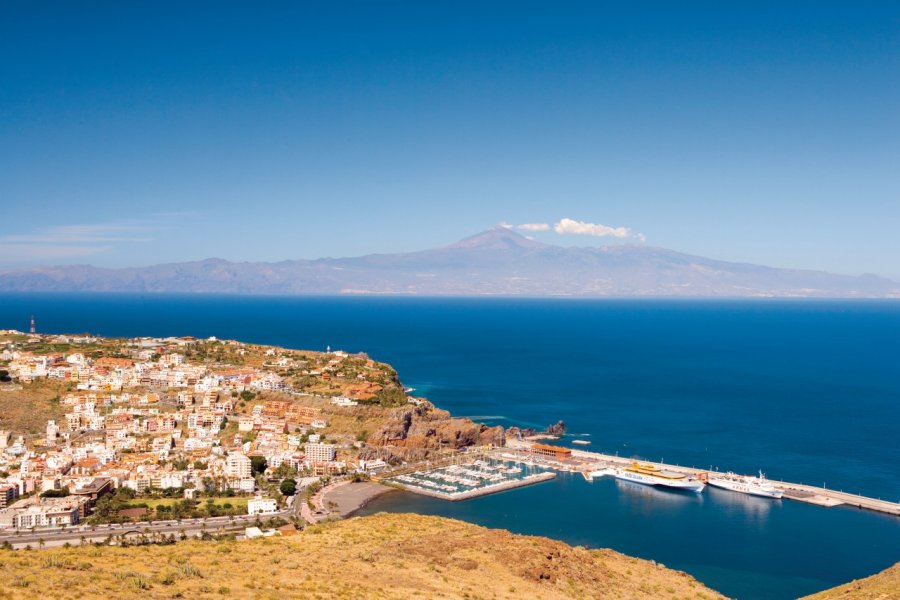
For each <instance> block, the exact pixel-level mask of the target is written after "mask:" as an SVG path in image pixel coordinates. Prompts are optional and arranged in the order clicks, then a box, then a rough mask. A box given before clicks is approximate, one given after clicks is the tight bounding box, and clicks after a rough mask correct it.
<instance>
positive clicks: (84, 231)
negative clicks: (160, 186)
mask: <svg viewBox="0 0 900 600" xmlns="http://www.w3.org/2000/svg"><path fill="white" fill-rule="evenodd" d="M184 217H185V215H183V214H179V213H171V214H156V215H150V216H148V217H145V218H143V219H130V220H119V221H110V222H107V223H88V224H76V225H58V226H54V227H43V228H40V229H36V230H33V231H31V232H28V233H17V234H7V235H0V264H27V263H33V262H35V261H48V260H61V259H63V260H64V259H71V258H76V257H82V256H92V255H97V254H104V253H109V252H111V251H113V250H114V249H115V245H116V244H127V243H139V242H151V241H153V237H152V236H153V234H154V233H155V232H158V231H159V230H161V229H167V228H170V227H171V224H172V223H174V222H176V221H178V220H180V219H182V218H184Z"/></svg>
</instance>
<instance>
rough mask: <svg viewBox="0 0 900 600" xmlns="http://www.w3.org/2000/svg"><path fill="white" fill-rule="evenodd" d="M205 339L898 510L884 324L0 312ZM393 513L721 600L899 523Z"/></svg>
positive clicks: (728, 308)
mask: <svg viewBox="0 0 900 600" xmlns="http://www.w3.org/2000/svg"><path fill="white" fill-rule="evenodd" d="M32 314H34V315H35V318H36V321H37V327H38V330H39V331H42V332H69V333H77V332H91V333H94V334H98V335H104V336H141V335H147V336H167V335H193V336H197V337H207V336H217V337H220V338H234V339H240V340H245V341H250V342H259V343H267V344H277V345H283V346H288V347H294V348H310V349H321V350H324V349H325V347H326V346H331V348H332V349H343V350H347V351H350V352H356V351H364V352H367V353H368V354H369V355H370V356H372V357H374V358H376V359H378V360H382V361H386V362H389V363H391V364H392V365H393V366H394V367H396V368H397V370H398V372H399V374H400V377H401V378H402V380H403V382H404V384H405V385H407V386H411V387H414V388H415V389H416V392H415V394H416V395H422V396H425V397H427V398H429V399H430V400H431V401H433V402H434V403H435V404H437V405H438V406H439V407H441V408H446V409H448V410H450V411H451V412H452V413H453V414H455V415H460V416H469V417H472V418H475V419H478V420H481V421H484V422H487V423H489V424H500V425H504V426H509V425H518V426H530V427H535V428H539V429H540V428H543V427H545V426H547V425H548V424H550V423H552V422H555V421H557V420H559V419H562V420H564V421H565V422H566V424H567V426H568V429H569V436H567V438H565V440H564V441H566V442H571V441H572V440H574V439H583V440H588V441H590V442H591V445H590V446H588V449H590V450H595V451H601V452H609V453H618V454H619V455H620V456H634V457H640V458H645V459H649V460H665V461H666V462H670V463H677V464H682V465H691V466H697V467H703V468H708V467H711V468H719V469H720V470H734V471H738V472H746V473H755V472H756V471H757V470H759V469H762V470H763V471H764V472H765V473H766V475H767V476H768V477H770V478H773V479H786V480H791V481H797V482H802V483H807V484H812V485H824V486H827V487H833V488H836V489H843V490H845V491H851V492H856V493H863V494H866V495H869V496H874V497H881V498H885V499H889V500H893V501H900V467H898V465H900V439H898V432H900V404H898V402H900V302H890V301H823V300H791V301H786V300H766V299H760V300H715V301H713V300H702V301H699V300H698V301H688V300H644V299H642V300H569V299H566V300H537V299H501V298H490V299H414V298H359V297H354V298H343V297H342V298H281V297H234V296H154V295H93V294H92V295H87V294H84V295H69V294H59V295H52V294H46V295H31V294H5V295H2V296H0V328H16V329H20V330H27V327H28V320H29V317H30V315H32ZM402 510H412V511H416V512H421V513H429V514H440V515H446V516H451V517H456V518H460V519H464V520H467V521H471V522H474V523H479V524H483V525H487V526H491V527H503V528H506V529H510V530H512V531H515V532H518V533H527V534H536V535H546V536H550V537H554V538H558V539H562V540H564V541H566V542H569V543H572V544H581V545H585V546H590V547H610V548H613V549H615V550H619V551H621V552H624V553H626V554H632V555H636V556H640V557H643V558H648V559H653V560H656V561H658V562H661V563H663V564H665V565H666V566H669V567H673V568H677V569H682V570H685V571H687V572H689V573H691V574H692V575H694V576H696V577H697V578H698V579H700V580H701V581H703V582H704V583H706V584H708V585H709V586H711V587H713V588H715V589H717V590H719V591H721V592H722V593H724V594H727V595H729V596H732V597H738V598H773V599H777V598H794V597H797V596H799V595H803V594H808V593H812V592H815V591H817V590H821V589H824V588H827V587H831V586H834V585H837V584H840V583H844V582H847V581H850V580H852V579H854V578H859V577H863V576H867V575H870V574H872V573H874V572H876V571H878V570H881V569H883V568H886V567H887V566H889V565H891V564H893V563H894V562H896V561H898V560H900V519H898V518H896V517H888V516H882V515H878V514H874V513H870V512H866V511H860V510H858V509H848V508H831V509H825V508H819V507H815V506H810V505H805V504H800V503H797V502H791V501H788V500H782V501H771V500H764V499H756V498H747V497H743V496H741V495H737V494H732V493H729V492H725V491H719V490H707V491H706V492H704V494H703V495H701V496H699V497H695V496H693V495H683V494H679V493H673V492H665V491H659V490H655V489H651V488H646V487H642V486H637V487H635V486H630V485H625V484H623V483H621V482H616V481H613V480H609V479H604V480H599V481H595V482H593V483H589V482H586V481H584V480H583V479H582V478H581V477H580V476H567V475H563V476H560V477H558V478H557V479H556V480H554V481H552V482H548V483H542V484H539V485H536V486H532V487H528V488H522V489H518V490H514V491H510V492H505V493H502V494H497V495H493V496H487V497H483V498H479V499H476V500H469V501H465V502H461V503H447V502H443V501H440V500H434V499H430V498H424V497H421V496H414V495H411V494H407V493H392V494H388V495H386V496H383V497H381V498H379V499H376V500H375V501H374V502H373V503H372V504H371V505H370V506H369V507H367V508H366V511H367V512H375V511H402Z"/></svg>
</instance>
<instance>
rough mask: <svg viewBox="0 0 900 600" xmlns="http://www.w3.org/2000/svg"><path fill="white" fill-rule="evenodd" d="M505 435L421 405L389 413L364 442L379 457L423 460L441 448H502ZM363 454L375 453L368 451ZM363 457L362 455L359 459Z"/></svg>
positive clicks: (499, 428) (497, 430)
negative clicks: (491, 446)
mask: <svg viewBox="0 0 900 600" xmlns="http://www.w3.org/2000/svg"><path fill="white" fill-rule="evenodd" d="M504 440H505V436H504V430H503V428H502V427H499V426H497V427H488V426H487V425H484V424H483V423H475V422H474V421H472V420H470V419H460V418H454V417H452V416H450V413H449V412H448V411H446V410H441V409H439V408H435V406H434V405H433V404H431V403H430V402H427V401H423V402H422V403H421V404H418V405H413V404H410V405H409V406H403V407H400V408H396V409H393V410H392V413H391V414H390V415H389V416H388V417H387V418H386V419H385V421H384V424H383V425H382V427H381V428H380V429H379V430H378V431H376V432H374V433H373V434H372V435H370V436H369V438H368V440H367V443H368V444H369V445H370V446H373V447H376V448H379V449H380V453H378V454H379V455H380V456H385V452H384V450H385V449H389V450H390V453H388V454H387V456H388V458H389V459H390V458H398V459H399V458H413V457H415V458H423V457H427V456H428V455H430V454H431V453H433V452H436V451H439V450H442V449H460V448H464V447H467V446H484V445H488V444H493V445H495V446H502V445H503V444H504ZM363 450H364V452H363V454H373V455H374V454H376V453H373V452H372V451H371V450H370V451H369V452H365V450H367V449H366V448H364V449H363ZM363 457H364V458H365V456H363Z"/></svg>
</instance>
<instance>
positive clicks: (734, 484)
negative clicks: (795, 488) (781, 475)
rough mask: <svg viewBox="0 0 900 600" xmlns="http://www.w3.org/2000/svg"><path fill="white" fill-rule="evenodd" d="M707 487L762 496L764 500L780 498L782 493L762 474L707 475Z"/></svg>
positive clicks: (729, 473)
mask: <svg viewBox="0 0 900 600" xmlns="http://www.w3.org/2000/svg"><path fill="white" fill-rule="evenodd" d="M709 485H712V486H715V487H717V488H722V489H725V490H731V491H732V492H740V493H742V494H750V495H751V496H763V497H765V498H781V496H782V495H783V494H784V492H783V491H781V490H779V489H778V488H776V487H775V486H774V485H772V484H771V483H769V482H768V481H767V480H766V476H765V475H763V472H762V471H760V472H759V477H751V476H750V475H735V474H734V473H732V472H730V471H729V472H728V473H725V474H724V475H722V474H719V473H710V474H709Z"/></svg>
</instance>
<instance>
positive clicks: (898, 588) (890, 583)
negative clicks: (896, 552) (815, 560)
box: [803, 563, 900, 600]
mask: <svg viewBox="0 0 900 600" xmlns="http://www.w3.org/2000/svg"><path fill="white" fill-rule="evenodd" d="M898 599H900V563H897V564H895V565H894V566H893V567H890V568H889V569H885V570H884V571H882V572H881V573H876V574H875V575H872V576H871V577H866V578H865V579H857V580H856V581H851V582H850V583H846V584H844V585H840V586H838V587H836V588H831V589H830V590H825V591H824V592H819V593H818V594H813V595H812V596H806V598H804V599H803V600H898Z"/></svg>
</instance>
